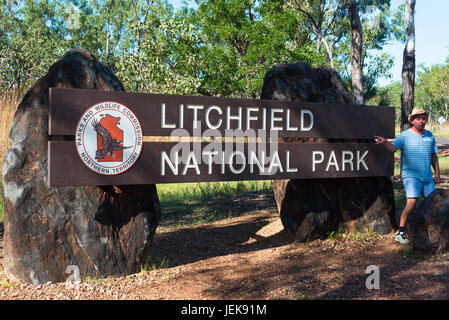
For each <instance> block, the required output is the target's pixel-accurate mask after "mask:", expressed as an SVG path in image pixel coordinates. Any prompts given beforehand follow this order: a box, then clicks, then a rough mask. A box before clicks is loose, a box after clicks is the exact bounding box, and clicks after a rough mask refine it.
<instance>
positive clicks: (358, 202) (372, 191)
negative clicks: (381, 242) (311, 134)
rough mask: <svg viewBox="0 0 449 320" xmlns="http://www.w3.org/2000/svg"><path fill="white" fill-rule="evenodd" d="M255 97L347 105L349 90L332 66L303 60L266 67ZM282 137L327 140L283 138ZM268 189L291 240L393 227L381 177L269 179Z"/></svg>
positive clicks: (387, 184)
mask: <svg viewBox="0 0 449 320" xmlns="http://www.w3.org/2000/svg"><path fill="white" fill-rule="evenodd" d="M261 99H274V100H283V101H308V102H321V103H336V104H350V103H352V97H351V95H350V93H349V92H348V91H347V89H346V88H345V86H344V85H343V83H342V81H341V79H340V76H339V75H338V74H337V73H336V72H335V71H334V70H332V69H328V68H312V67H311V66H310V65H309V64H307V63H298V64H290V65H281V66H277V67H274V68H273V69H271V70H270V71H269V72H268V73H267V75H266V76H265V79H264V84H263V88H262V94H261ZM285 140H287V139H285ZM334 140H335V139H334ZM288 141H296V142H297V143H307V142H313V141H314V142H326V141H327V140H326V139H317V138H316V139H313V138H311V139H296V138H293V139H291V138H289V139H288ZM339 141H340V142H343V141H344V140H341V139H340V140H339ZM333 142H336V141H333ZM350 142H370V141H366V140H363V141H356V140H355V139H351V141H350ZM372 142H373V143H374V141H372ZM273 189H274V195H275V199H276V203H277V206H278V210H279V213H280V216H281V220H282V223H283V226H284V228H285V229H286V230H287V231H288V232H289V233H290V235H291V236H292V238H293V239H295V240H296V241H305V240H307V239H309V238H314V237H317V236H322V235H325V234H326V233H327V232H330V231H334V230H337V229H347V230H350V231H368V230H370V231H374V232H377V233H381V234H385V233H389V232H391V231H392V230H393V228H394V227H395V225H396V223H395V203H394V194H393V184H392V181H391V179H389V178H387V177H370V178H341V179H292V180H278V181H273Z"/></svg>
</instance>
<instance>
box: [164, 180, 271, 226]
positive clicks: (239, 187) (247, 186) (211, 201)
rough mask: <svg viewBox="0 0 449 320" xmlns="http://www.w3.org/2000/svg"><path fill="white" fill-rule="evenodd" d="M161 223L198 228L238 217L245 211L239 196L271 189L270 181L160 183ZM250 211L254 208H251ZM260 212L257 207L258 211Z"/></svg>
mask: <svg viewBox="0 0 449 320" xmlns="http://www.w3.org/2000/svg"><path fill="white" fill-rule="evenodd" d="M157 189H158V196H159V200H160V203H161V209H162V210H161V214H162V222H163V223H166V224H170V225H175V226H179V227H181V226H183V225H197V224H202V223H206V222H212V221H216V220H220V219H226V218H230V217H233V216H235V215H236V214H237V213H238V212H241V211H242V209H239V203H238V202H234V201H233V198H234V197H235V196H237V195H245V194H250V193H259V192H267V191H271V190H272V182H271V181H232V182H199V183H178V184H160V185H158V186H157ZM248 210H249V211H251V209H248ZM255 210H257V208H255Z"/></svg>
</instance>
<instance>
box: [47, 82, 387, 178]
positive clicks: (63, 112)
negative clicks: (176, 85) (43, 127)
mask: <svg viewBox="0 0 449 320" xmlns="http://www.w3.org/2000/svg"><path fill="white" fill-rule="evenodd" d="M49 135H50V136H51V137H50V141H49V146H48V152H49V161H48V164H49V169H48V182H49V186H50V187H57V186H79V185H133V184H157V183H177V182H197V181H231V180H277V179H308V178H343V177H369V176H391V175H393V155H392V154H391V153H388V152H387V151H385V150H384V148H382V147H380V146H377V145H376V144H375V143H372V142H371V143H370V142H363V143H360V142H352V143H349V142H332V143H330V142H326V143H298V142H282V141H285V139H286V138H325V139H331V141H338V140H339V139H346V140H350V141H360V140H361V139H362V141H363V139H366V140H365V141H369V140H368V139H373V136H374V135H380V136H384V137H386V138H393V137H394V108H390V107H372V106H354V105H330V104H320V103H308V102H287V101H277V100H248V99H231V98H216V97H215V98H214V97H195V96H178V95H156V94H144V93H127V92H120V91H97V90H80V89H62V88H51V89H50V121H49ZM61 136H63V137H61ZM150 137H180V138H178V141H177V142H164V141H156V142H155V141H154V139H151V138H150ZM172 139H173V138H172ZM151 140H153V141H151ZM288 140H289V139H287V141H288ZM290 140H291V139H290ZM328 141H329V140H328Z"/></svg>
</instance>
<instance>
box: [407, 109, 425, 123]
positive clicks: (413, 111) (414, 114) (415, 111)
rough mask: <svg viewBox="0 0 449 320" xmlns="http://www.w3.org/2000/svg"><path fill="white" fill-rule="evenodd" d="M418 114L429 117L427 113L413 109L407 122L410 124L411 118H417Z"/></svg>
mask: <svg viewBox="0 0 449 320" xmlns="http://www.w3.org/2000/svg"><path fill="white" fill-rule="evenodd" d="M420 114H425V115H426V116H427V117H428V116H429V113H428V112H427V111H424V110H423V109H421V108H413V110H412V113H411V114H410V115H409V116H408V122H412V121H413V117H414V116H418V115H420Z"/></svg>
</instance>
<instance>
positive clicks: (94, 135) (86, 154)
mask: <svg viewBox="0 0 449 320" xmlns="http://www.w3.org/2000/svg"><path fill="white" fill-rule="evenodd" d="M75 143H76V149H77V151H78V154H79V156H80V158H81V161H83V163H84V164H85V165H86V166H87V167H88V168H89V169H91V170H92V171H94V172H96V173H99V174H103V175H117V174H120V173H123V172H125V171H126V170H128V169H129V168H131V167H132V166H133V165H134V164H135V163H136V161H137V159H138V158H139V156H140V153H141V151H142V143H143V134H142V128H141V126H140V123H139V120H138V119H137V117H136V115H135V114H134V113H133V112H132V111H131V110H130V109H129V108H128V107H126V106H124V105H122V104H120V103H117V102H101V103H97V104H95V105H93V106H91V107H90V108H89V109H87V110H86V112H84V114H83V115H82V116H81V118H80V120H79V122H78V125H77V127H76V133H75Z"/></svg>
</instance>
